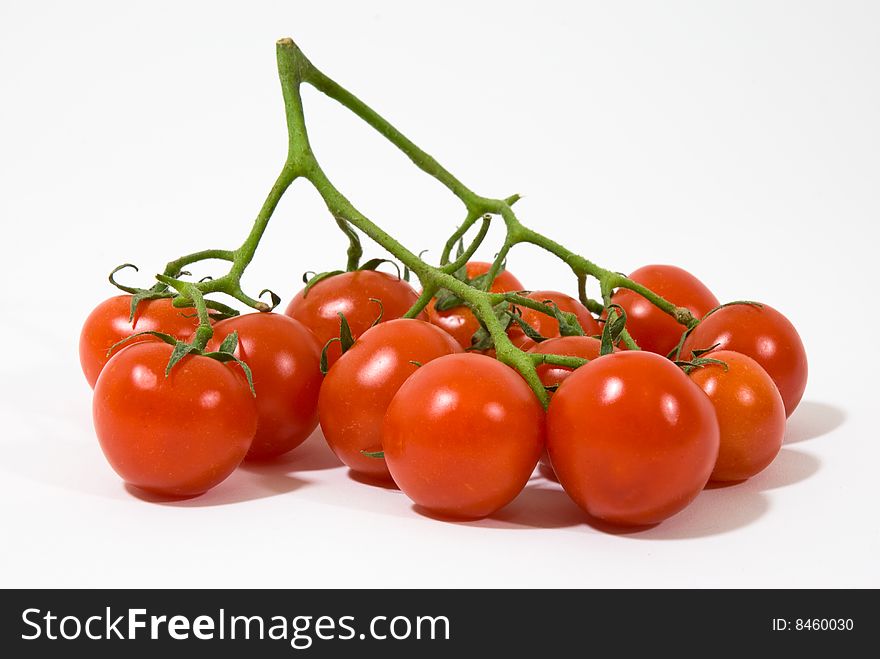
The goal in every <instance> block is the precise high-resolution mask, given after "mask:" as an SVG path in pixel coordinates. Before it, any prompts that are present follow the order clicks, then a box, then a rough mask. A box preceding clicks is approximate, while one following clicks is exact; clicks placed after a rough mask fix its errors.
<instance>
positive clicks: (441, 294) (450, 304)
mask: <svg viewBox="0 0 880 659" xmlns="http://www.w3.org/2000/svg"><path fill="white" fill-rule="evenodd" d="M461 306H464V300H462V299H461V298H460V297H458V296H457V295H456V294H455V293H453V292H452V291H449V290H447V289H445V288H443V289H441V290H439V291H437V294H436V295H435V296H434V309H436V310H437V311H446V310H447V309H454V308H455V307H461Z"/></svg>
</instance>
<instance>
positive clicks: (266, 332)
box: [208, 313, 322, 459]
mask: <svg viewBox="0 0 880 659" xmlns="http://www.w3.org/2000/svg"><path fill="white" fill-rule="evenodd" d="M232 332H238V348H237V349H236V351H235V356H236V357H238V358H239V359H241V360H242V361H244V362H245V363H246V364H247V365H248V366H249V367H250V369H251V373H252V374H253V380H254V390H255V391H256V393H257V399H256V400H257V413H258V416H259V419H258V421H257V433H256V435H255V436H254V441H253V443H252V444H251V448H250V450H249V451H248V454H247V457H248V458H252V459H267V458H274V457H276V456H278V455H281V454H282V453H287V451H289V450H291V449H293V448H296V447H297V446H299V445H300V444H302V443H303V441H305V439H306V438H307V437H308V436H309V435H310V434H311V432H312V431H313V430H314V429H315V427H316V426H317V425H318V411H317V408H318V391H319V390H320V389H321V380H322V378H321V370H320V366H319V362H320V356H321V347H320V346H319V345H318V340H317V339H316V338H315V337H314V335H313V334H312V333H311V332H310V331H309V330H308V328H307V327H306V326H305V325H303V324H302V323H300V322H298V321H296V320H293V318H288V317H287V316H283V315H280V314H274V313H249V314H245V315H243V316H236V317H235V318H229V319H227V320H223V321H220V322H219V323H217V324H216V325H215V326H214V337H213V338H212V339H211V341H210V343H209V344H208V349H209V350H217V349H218V348H219V347H220V344H221V343H222V341H223V339H225V338H226V337H227V336H228V335H229V334H232Z"/></svg>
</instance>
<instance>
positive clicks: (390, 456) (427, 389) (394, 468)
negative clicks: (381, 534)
mask: <svg viewBox="0 0 880 659" xmlns="http://www.w3.org/2000/svg"><path fill="white" fill-rule="evenodd" d="M382 445H383V447H384V450H385V461H386V463H387V464H388V469H389V471H390V472H391V476H392V477H393V478H394V482H395V483H397V485H398V487H400V489H401V490H403V492H404V494H406V495H407V496H408V497H409V498H410V499H412V500H413V501H414V502H415V503H416V504H418V505H419V506H421V507H423V508H424V509H426V510H428V511H430V512H432V513H435V514H439V515H444V516H449V517H459V518H479V517H485V516H487V515H491V514H492V513H493V512H495V511H496V510H498V509H500V508H501V507H503V506H505V505H506V504H508V503H510V502H511V501H512V500H513V499H514V497H516V495H517V494H519V492H520V491H522V489H523V487H525V484H526V482H527V481H528V480H529V477H530V476H531V473H532V471H533V470H534V468H535V465H536V464H537V462H538V456H539V455H540V454H541V450H542V449H543V446H544V410H543V408H542V407H541V404H540V403H539V402H538V399H537V398H536V397H535V395H534V393H533V392H532V390H531V389H529V386H528V385H527V384H526V383H525V381H524V380H523V379H522V377H520V375H519V373H517V372H516V371H514V370H513V369H512V368H509V367H507V366H505V365H504V364H502V363H501V362H499V361H496V360H494V359H492V358H490V357H486V356H485V355H477V354H473V353H464V354H457V355H447V356H446V357H440V358H438V359H435V360H434V361H432V362H430V363H428V364H425V365H424V366H422V367H421V368H419V369H418V370H417V371H416V372H415V373H414V374H413V375H412V376H411V377H410V378H409V379H408V380H407V381H406V382H404V384H403V386H402V387H401V388H400V390H399V391H398V392H397V394H396V395H395V396H394V398H393V399H392V400H391V404H390V405H389V407H388V412H387V413H386V415H385V422H384V425H383V428H382Z"/></svg>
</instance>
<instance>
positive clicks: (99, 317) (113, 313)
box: [79, 295, 199, 388]
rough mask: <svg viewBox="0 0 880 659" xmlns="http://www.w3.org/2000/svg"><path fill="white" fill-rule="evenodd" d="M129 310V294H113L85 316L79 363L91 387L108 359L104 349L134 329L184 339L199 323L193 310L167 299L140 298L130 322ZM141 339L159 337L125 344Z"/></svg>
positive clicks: (133, 332) (134, 331)
mask: <svg viewBox="0 0 880 659" xmlns="http://www.w3.org/2000/svg"><path fill="white" fill-rule="evenodd" d="M130 313H131V295H116V296H114V297H111V298H109V299H107V300H104V301H103V302H101V304H99V305H98V306H97V307H95V309H94V310H93V311H92V313H90V314H89V317H88V318H86V322H85V323H84V324H83V328H82V332H81V333H80V335H79V363H80V365H81V366H82V371H83V374H84V375H85V376H86V380H88V382H89V386H91V387H92V388H94V387H95V382H96V381H97V380H98V375H100V373H101V369H103V368H104V364H106V363H107V360H108V359H110V356H109V355H108V354H107V351H108V350H110V348H111V347H113V346H114V345H115V344H116V343H118V342H120V341H122V339H124V338H126V337H128V336H131V335H132V334H135V333H137V332H164V333H165V334H170V335H171V336H173V337H175V338H177V339H180V340H182V341H186V340H187V339H189V338H190V336H192V334H193V332H195V330H196V328H197V327H198V326H199V320H198V318H196V317H195V313H196V312H195V309H191V308H189V309H177V308H175V307H173V306H172V305H171V299H170V298H160V299H158V300H143V301H142V302H141V303H140V304H138V306H137V309H136V311H135V314H134V320H133V321H132V322H129V320H128V316H129V314H130ZM187 316H191V317H189V318H187ZM143 341H158V339H156V338H155V337H152V336H143V337H138V338H136V339H132V340H131V341H129V342H128V343H126V344H125V345H131V344H133V343H140V342H143Z"/></svg>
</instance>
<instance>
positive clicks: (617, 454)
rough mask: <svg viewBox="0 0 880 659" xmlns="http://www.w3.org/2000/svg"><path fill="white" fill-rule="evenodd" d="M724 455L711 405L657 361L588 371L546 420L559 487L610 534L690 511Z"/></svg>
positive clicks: (620, 361)
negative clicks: (614, 528)
mask: <svg viewBox="0 0 880 659" xmlns="http://www.w3.org/2000/svg"><path fill="white" fill-rule="evenodd" d="M718 446H719V432H718V420H717V419H716V418H715V410H714V409H713V407H712V403H711V402H709V399H708V398H707V397H706V395H705V394H704V393H703V392H702V391H700V389H699V387H697V386H696V385H694V383H693V382H691V381H690V379H689V378H688V377H687V376H686V375H685V374H684V373H683V372H682V371H681V369H679V368H678V367H677V366H675V364H673V363H672V362H670V361H669V360H667V359H664V358H663V357H660V356H659V355H655V354H653V353H650V352H643V351H631V352H618V353H614V354H611V355H605V356H604V357H602V358H601V359H597V360H595V361H592V362H590V363H589V364H587V365H586V366H582V367H581V368H579V369H577V370H576V371H575V372H574V373H572V374H571V375H570V376H569V377H568V378H567V379H566V380H565V382H563V383H562V386H560V387H559V390H558V391H557V392H556V393H555V394H553V398H552V399H551V400H550V407H549V409H548V412H547V451H548V453H549V454H550V461H551V462H552V464H553V469H554V470H555V472H556V475H557V476H558V478H559V482H560V483H561V484H562V487H563V488H564V489H565V491H566V492H567V493H568V494H569V496H570V497H571V498H572V499H574V501H575V503H577V504H578V505H579V506H580V507H581V508H583V509H584V510H586V511H587V512H588V513H589V514H590V515H592V516H593V517H596V518H598V519H603V520H606V521H608V522H611V523H613V524H621V525H634V526H640V525H646V524H656V523H658V522H661V521H662V520H664V519H666V518H667V517H670V516H671V515H674V514H675V513H677V512H678V511H680V510H681V509H682V508H684V507H685V506H687V504H688V503H690V502H691V501H692V500H693V499H694V497H696V496H697V494H699V492H700V490H702V489H703V487H704V486H705V485H706V481H708V480H709V474H711V473H712V468H713V467H714V466H715V459H716V458H717V457H718Z"/></svg>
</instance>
